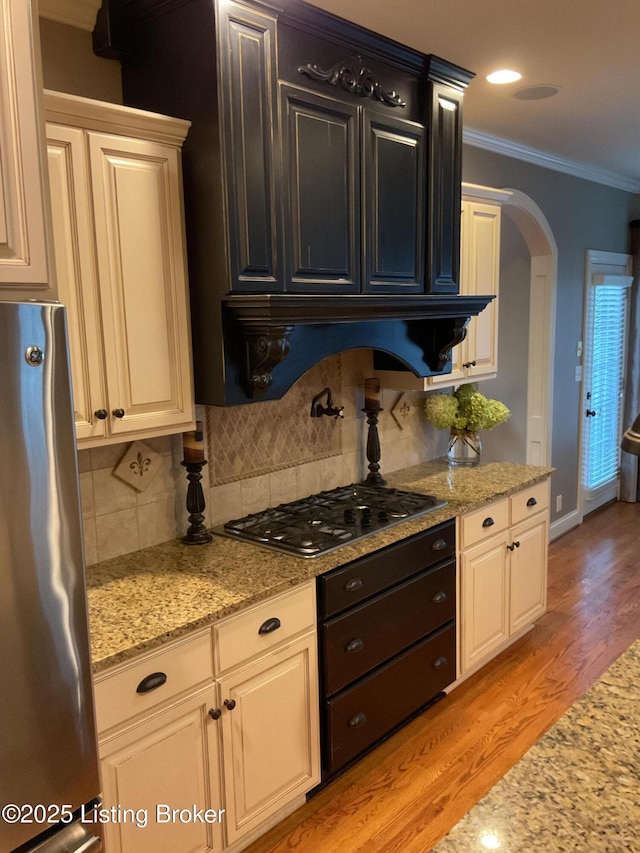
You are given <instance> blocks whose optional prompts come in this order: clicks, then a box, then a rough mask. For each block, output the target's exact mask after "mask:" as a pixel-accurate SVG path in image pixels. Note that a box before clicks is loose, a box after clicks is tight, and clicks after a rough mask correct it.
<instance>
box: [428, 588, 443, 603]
mask: <svg viewBox="0 0 640 853" xmlns="http://www.w3.org/2000/svg"><path fill="white" fill-rule="evenodd" d="M446 600H447V593H446V592H444V590H440V592H436V594H435V595H434V596H433V598H432V599H431V601H433V603H434V604H444V602H445V601H446Z"/></svg>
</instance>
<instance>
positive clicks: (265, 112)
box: [220, 3, 281, 290]
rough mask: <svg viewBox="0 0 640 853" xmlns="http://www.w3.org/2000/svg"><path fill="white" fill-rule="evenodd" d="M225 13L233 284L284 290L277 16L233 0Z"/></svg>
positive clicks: (222, 35)
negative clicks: (276, 142) (276, 131)
mask: <svg viewBox="0 0 640 853" xmlns="http://www.w3.org/2000/svg"><path fill="white" fill-rule="evenodd" d="M220 15H221V19H220V38H221V40H222V44H223V50H222V56H223V57H224V59H223V62H222V66H221V77H222V91H223V97H224V99H225V101H226V126H225V145H226V149H227V150H226V152H225V156H226V158H227V161H228V163H229V169H228V175H229V178H230V185H229V188H228V193H227V198H228V204H229V237H230V240H231V263H232V276H233V289H234V290H235V289H238V290H255V289H257V288H259V289H261V290H264V289H267V290H270V289H278V288H280V287H281V280H280V272H279V257H278V255H279V248H278V240H279V237H278V224H277V218H276V211H277V210H278V208H279V203H278V199H277V195H276V193H277V182H276V175H275V158H274V154H273V138H272V129H273V128H274V127H276V126H277V121H276V99H275V93H276V85H277V83H276V62H275V42H276V39H275V20H274V19H272V18H269V17H267V16H265V15H261V14H259V13H257V12H254V11H252V10H250V9H247V8H245V7H242V6H238V5H235V4H232V3H229V4H222V5H221V9H220Z"/></svg>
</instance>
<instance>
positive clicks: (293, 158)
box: [281, 86, 360, 293]
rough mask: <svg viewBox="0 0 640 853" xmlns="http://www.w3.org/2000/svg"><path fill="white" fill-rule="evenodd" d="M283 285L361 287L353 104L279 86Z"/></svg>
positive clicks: (340, 290)
mask: <svg viewBox="0 0 640 853" xmlns="http://www.w3.org/2000/svg"><path fill="white" fill-rule="evenodd" d="M281 108H282V123H283V130H282V146H283V153H282V160H283V170H284V176H283V177H284V192H285V210H286V211H287V212H286V215H285V228H286V231H285V238H286V245H285V255H286V269H287V282H286V287H287V289H288V290H291V291H292V292H297V293H303V292H306V291H316V292H318V291H321V292H324V293H353V292H356V291H358V290H359V289H360V175H359V171H358V164H359V130H358V109H357V107H354V106H352V105H351V104H346V103H343V102H342V101H338V100H336V99H333V98H325V97H323V96H321V95H314V94H312V93H311V92H306V91H305V90H303V89H297V88H295V87H293V86H282V89H281Z"/></svg>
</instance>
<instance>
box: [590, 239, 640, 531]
mask: <svg viewBox="0 0 640 853" xmlns="http://www.w3.org/2000/svg"><path fill="white" fill-rule="evenodd" d="M632 263H633V257H632V255H627V254H625V253H623V252H603V251H599V250H597V249H587V251H586V252H585V269H584V295H583V315H582V342H583V352H582V364H583V373H582V383H581V386H580V420H579V440H578V495H577V503H576V506H577V511H578V518H579V521H578V523H582V520H583V519H584V516H585V514H586V513H585V509H586V506H585V505H586V502H587V501H586V497H585V489H584V487H583V482H582V458H583V453H584V444H585V419H584V416H583V411H584V409H585V405H586V401H585V399H584V396H585V379H586V375H587V373H588V371H587V370H586V369H585V368H586V366H587V360H588V359H589V357H590V355H591V353H590V352H588V340H587V324H588V316H587V312H588V307H589V304H588V291H589V287H591V286H592V279H593V276H594V275H597V274H598V267H603V266H608V267H618V268H619V269H618V270H617V271H616V272H610V273H608V274H609V275H611V276H612V277H615V278H629V285H630V284H631V281H632ZM628 325H629V315H628V314H627V328H625V340H626V336H627V334H628ZM626 359H627V354H626V346H625V370H626ZM622 409H623V413H624V399H623V401H622ZM620 439H621V440H622V435H621V436H620ZM619 487H620V483H619V481H618V491H619Z"/></svg>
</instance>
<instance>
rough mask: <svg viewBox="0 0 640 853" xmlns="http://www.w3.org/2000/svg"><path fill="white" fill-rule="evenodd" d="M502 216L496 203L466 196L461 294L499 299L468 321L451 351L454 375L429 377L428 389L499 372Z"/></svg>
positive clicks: (461, 255)
mask: <svg viewBox="0 0 640 853" xmlns="http://www.w3.org/2000/svg"><path fill="white" fill-rule="evenodd" d="M467 191H468V190H467ZM500 215H501V211H500V204H498V203H497V202H496V201H477V200H475V199H471V198H469V197H467V196H466V195H465V194H464V193H463V199H462V218H461V220H460V222H461V225H460V228H461V240H460V245H461V252H460V293H461V294H464V295H465V296H476V295H480V294H484V295H491V296H495V297H496V298H495V299H494V300H493V301H492V302H490V303H489V304H488V305H487V307H486V308H485V309H484V310H482V311H481V312H480V313H479V314H478V315H477V317H472V318H471V320H470V321H469V324H468V326H467V334H466V337H465V339H464V340H463V341H462V343H461V344H458V346H457V347H454V348H453V350H452V352H451V373H449V374H446V375H444V376H430V377H429V378H428V379H427V383H428V386H429V387H431V386H434V385H439V386H443V385H446V386H450V385H458V384H460V383H461V382H474V381H476V380H478V379H490V378H492V377H494V376H495V375H496V373H497V370H498V290H499V281H500Z"/></svg>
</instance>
